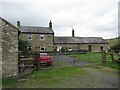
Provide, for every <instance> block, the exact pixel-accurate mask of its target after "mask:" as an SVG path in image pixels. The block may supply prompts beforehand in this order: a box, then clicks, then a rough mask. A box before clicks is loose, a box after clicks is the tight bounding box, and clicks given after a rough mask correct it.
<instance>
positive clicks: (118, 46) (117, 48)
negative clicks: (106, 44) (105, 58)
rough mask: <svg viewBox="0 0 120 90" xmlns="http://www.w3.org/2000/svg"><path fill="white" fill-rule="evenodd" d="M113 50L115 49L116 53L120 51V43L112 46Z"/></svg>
mask: <svg viewBox="0 0 120 90" xmlns="http://www.w3.org/2000/svg"><path fill="white" fill-rule="evenodd" d="M111 49H113V50H114V51H115V52H118V51H120V43H118V44H116V45H114V46H112V47H111Z"/></svg>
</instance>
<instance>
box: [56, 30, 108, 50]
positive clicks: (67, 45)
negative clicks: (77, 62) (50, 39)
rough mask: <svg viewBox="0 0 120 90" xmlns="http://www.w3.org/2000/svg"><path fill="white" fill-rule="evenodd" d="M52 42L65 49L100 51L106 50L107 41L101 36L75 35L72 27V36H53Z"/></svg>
mask: <svg viewBox="0 0 120 90" xmlns="http://www.w3.org/2000/svg"><path fill="white" fill-rule="evenodd" d="M54 44H55V46H56V47H58V46H60V47H61V48H62V49H64V51H65V52H67V51H83V50H85V51H88V52H101V51H102V50H105V51H107V48H108V42H107V41H106V40H104V39H103V38H102V37H75V35H74V29H72V37H63V36H62V37H58V36H56V37H54Z"/></svg>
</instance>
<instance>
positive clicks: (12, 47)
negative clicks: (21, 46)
mask: <svg viewBox="0 0 120 90" xmlns="http://www.w3.org/2000/svg"><path fill="white" fill-rule="evenodd" d="M1 29H2V76H16V75H17V74H18V30H17V29H16V28H14V26H12V25H11V24H9V23H7V21H4V20H2V25H1Z"/></svg>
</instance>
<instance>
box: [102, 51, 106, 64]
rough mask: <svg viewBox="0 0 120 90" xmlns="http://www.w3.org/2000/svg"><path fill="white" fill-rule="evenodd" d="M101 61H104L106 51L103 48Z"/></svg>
mask: <svg viewBox="0 0 120 90" xmlns="http://www.w3.org/2000/svg"><path fill="white" fill-rule="evenodd" d="M102 63H106V52H105V50H103V51H102Z"/></svg>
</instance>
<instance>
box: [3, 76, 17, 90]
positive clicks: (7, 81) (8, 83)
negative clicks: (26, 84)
mask: <svg viewBox="0 0 120 90" xmlns="http://www.w3.org/2000/svg"><path fill="white" fill-rule="evenodd" d="M16 82H17V79H16V78H14V77H5V78H2V85H3V87H4V86H7V87H8V88H9V87H14V85H15V84H16Z"/></svg>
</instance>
